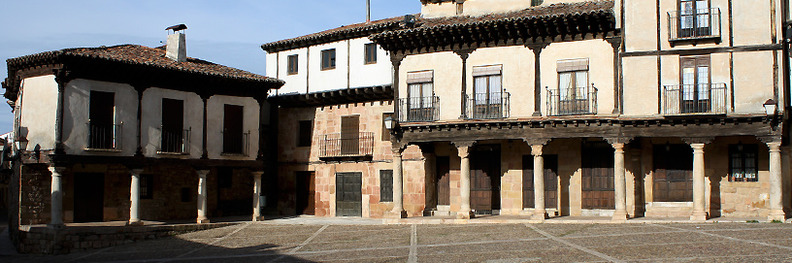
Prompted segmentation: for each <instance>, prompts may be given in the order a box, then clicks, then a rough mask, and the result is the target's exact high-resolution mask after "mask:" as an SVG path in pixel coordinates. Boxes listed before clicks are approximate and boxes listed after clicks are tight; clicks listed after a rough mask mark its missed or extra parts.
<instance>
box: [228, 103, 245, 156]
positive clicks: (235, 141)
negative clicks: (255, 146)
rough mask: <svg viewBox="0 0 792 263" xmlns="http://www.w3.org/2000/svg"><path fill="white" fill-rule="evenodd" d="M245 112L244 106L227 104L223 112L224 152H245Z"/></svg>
mask: <svg viewBox="0 0 792 263" xmlns="http://www.w3.org/2000/svg"><path fill="white" fill-rule="evenodd" d="M243 112H244V107H242V106H237V105H229V104H226V105H225V107H224V112H223V153H231V154H242V153H244V152H243V145H244V142H243V138H244V134H243V125H242V124H243V123H242V120H243Z"/></svg>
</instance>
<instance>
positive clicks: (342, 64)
mask: <svg viewBox="0 0 792 263" xmlns="http://www.w3.org/2000/svg"><path fill="white" fill-rule="evenodd" d="M308 49H310V54H309V55H308V59H309V60H311V62H310V63H308V64H309V65H308V71H309V72H310V73H309V74H310V75H309V76H308V92H309V93H310V92H319V91H327V90H336V89H346V88H349V84H350V83H349V78H348V74H349V67H347V63H348V61H349V56H348V54H349V50H350V49H351V46H350V44H349V42H348V40H343V41H338V42H332V43H325V44H320V45H315V46H311V47H308ZM328 49H335V52H336V53H335V54H336V62H335V63H336V64H335V68H331V69H325V70H322V63H321V62H322V51H323V50H328ZM359 61H360V60H359ZM360 63H363V62H360Z"/></svg>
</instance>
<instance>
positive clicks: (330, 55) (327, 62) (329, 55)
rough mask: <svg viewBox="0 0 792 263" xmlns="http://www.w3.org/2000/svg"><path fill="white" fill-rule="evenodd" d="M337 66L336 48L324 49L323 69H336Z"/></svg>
mask: <svg viewBox="0 0 792 263" xmlns="http://www.w3.org/2000/svg"><path fill="white" fill-rule="evenodd" d="M335 67H336V50H335V48H334V49H325V50H322V70H328V69H335Z"/></svg>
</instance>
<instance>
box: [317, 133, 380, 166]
mask: <svg viewBox="0 0 792 263" xmlns="http://www.w3.org/2000/svg"><path fill="white" fill-rule="evenodd" d="M373 154H374V133H373V132H358V133H332V134H325V135H322V141H321V144H320V149H319V159H323V160H327V159H343V158H365V157H368V158H371V156H372V155H373Z"/></svg>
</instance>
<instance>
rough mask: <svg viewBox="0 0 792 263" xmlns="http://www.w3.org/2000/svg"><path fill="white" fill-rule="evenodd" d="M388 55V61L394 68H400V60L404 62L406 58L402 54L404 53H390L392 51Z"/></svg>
mask: <svg viewBox="0 0 792 263" xmlns="http://www.w3.org/2000/svg"><path fill="white" fill-rule="evenodd" d="M389 55H390V61H391V64H392V65H393V66H394V67H398V66H400V65H401V62H402V60H404V58H405V57H406V56H407V54H404V53H398V52H392V51H391V52H390V54H389Z"/></svg>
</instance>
